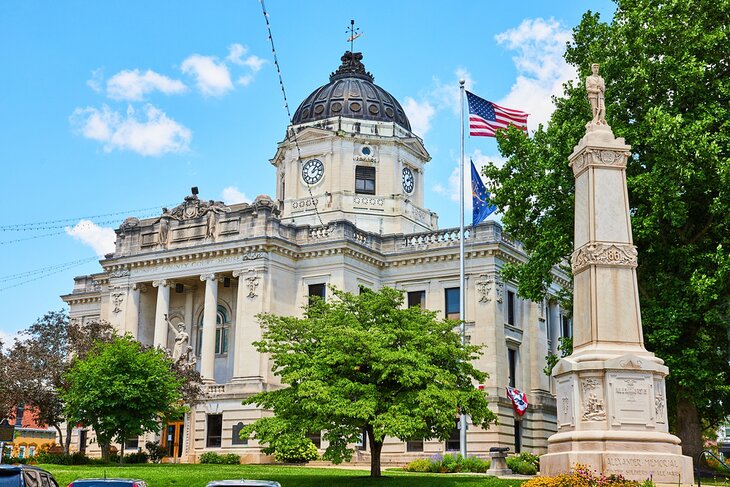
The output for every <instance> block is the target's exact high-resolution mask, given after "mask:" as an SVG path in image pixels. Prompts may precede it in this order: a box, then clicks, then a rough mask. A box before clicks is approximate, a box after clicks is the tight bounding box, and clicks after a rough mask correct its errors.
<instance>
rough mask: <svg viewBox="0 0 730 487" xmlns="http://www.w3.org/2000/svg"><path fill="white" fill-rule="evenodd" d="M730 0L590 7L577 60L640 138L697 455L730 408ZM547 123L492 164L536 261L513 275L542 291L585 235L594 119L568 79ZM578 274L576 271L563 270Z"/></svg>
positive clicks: (667, 327)
mask: <svg viewBox="0 0 730 487" xmlns="http://www.w3.org/2000/svg"><path fill="white" fill-rule="evenodd" d="M728 25H730V1H728V0H713V1H710V0H664V1H653V0H639V1H635V0H631V1H629V0H618V1H617V10H616V13H615V16H614V18H613V20H612V21H611V22H608V23H606V22H602V21H601V19H600V18H599V16H598V15H597V14H594V13H591V12H588V13H586V14H585V15H584V16H583V19H582V21H581V23H580V24H579V25H578V26H577V27H576V28H575V29H574V31H573V41H572V42H571V43H569V45H568V48H567V52H566V55H565V58H566V60H567V61H568V62H569V63H570V64H572V65H573V66H575V67H576V68H577V70H578V72H579V74H580V76H581V79H585V76H587V75H588V74H589V72H590V66H591V63H593V62H597V63H600V64H601V75H602V76H603V77H604V78H605V80H606V112H607V115H606V120H607V121H608V123H609V124H610V125H611V126H612V128H613V131H614V134H616V136H618V137H624V138H625V139H626V142H627V143H628V144H631V145H632V149H631V152H632V155H633V156H632V157H630V158H629V162H628V167H627V184H628V189H629V203H630V205H631V216H632V229H633V236H634V243H635V244H636V245H637V246H638V249H639V268H638V271H637V272H638V284H639V293H640V298H641V306H642V316H643V324H644V337H645V341H646V345H647V348H649V349H650V350H652V351H654V352H655V353H656V354H657V355H658V356H660V357H661V358H663V359H664V360H665V361H666V364H667V365H668V366H669V369H670V375H669V376H668V377H667V393H668V396H669V397H668V403H669V405H670V409H669V412H670V422H671V425H672V428H673V430H674V431H675V432H676V433H677V434H678V435H679V436H680V437H681V439H682V441H683V449H684V452H685V453H686V454H689V455H693V456H694V454H695V453H696V452H698V451H699V449H700V448H701V447H702V442H701V428H702V427H708V428H712V427H714V426H715V425H716V424H717V423H718V422H719V421H720V420H722V418H724V417H725V416H727V414H728V411H729V408H730V406H728V405H730V367H729V366H728V325H729V324H730V313H729V310H730V297H729V296H730V253H729V251H730V217H729V216H728V215H730V160H729V153H728V150H729V149H730V147H729V141H730V61H729V59H730V58H728V56H727V46H728V43H729V41H730V39H728V37H729V32H730V31H729V29H728ZM555 107H556V108H555V111H554V113H553V114H552V117H551V119H550V122H549V123H548V125H547V127H542V126H541V127H540V128H539V129H538V130H537V131H536V132H535V134H534V136H532V137H530V138H527V137H524V136H523V134H522V133H521V132H520V131H519V130H516V129H510V130H509V131H507V132H506V133H505V136H504V137H498V143H499V147H500V151H501V152H502V154H503V155H505V156H506V157H507V158H508V160H507V162H506V163H505V164H504V166H503V167H498V166H496V165H494V164H492V165H490V166H488V167H487V168H485V171H484V173H485V176H487V178H488V180H489V181H490V183H489V186H490V188H489V189H490V191H491V192H492V194H493V195H494V203H495V204H496V205H497V206H498V207H499V208H501V209H502V210H503V211H504V219H503V223H504V225H505V228H506V230H507V231H508V232H510V233H511V234H512V235H513V236H515V237H516V238H518V239H520V240H522V241H523V242H524V244H525V249H526V251H527V253H528V255H529V261H528V262H527V263H526V264H524V265H522V266H514V265H512V266H509V267H508V268H507V269H506V271H505V274H506V275H507V277H508V278H514V279H515V280H517V281H518V282H519V294H520V295H521V296H523V297H526V298H529V299H533V300H541V299H542V298H543V297H544V294H545V290H546V288H547V285H548V284H549V283H550V280H551V274H550V269H551V267H552V266H554V265H561V263H562V262H566V261H567V258H568V256H569V255H570V252H571V251H572V245H573V209H574V197H573V191H574V179H573V174H572V171H571V170H570V168H569V167H568V164H567V158H568V155H569V154H570V153H571V152H572V148H573V146H574V145H575V144H576V143H577V142H578V140H579V139H580V137H581V136H582V135H583V134H584V130H585V129H584V124H585V123H586V121H588V120H589V119H590V118H591V114H590V108H589V104H588V102H587V101H586V91H585V87H584V85H583V83H582V82H581V83H579V84H578V85H574V84H573V83H568V84H567V85H566V87H565V93H564V96H563V97H561V98H559V99H556V100H555ZM565 270H566V272H569V271H570V269H569V268H567V267H566V268H565Z"/></svg>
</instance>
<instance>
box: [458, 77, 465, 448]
mask: <svg viewBox="0 0 730 487" xmlns="http://www.w3.org/2000/svg"><path fill="white" fill-rule="evenodd" d="M464 83H465V80H464V79H460V80H459V92H460V100H459V101H460V103H459V106H460V108H461V118H460V121H461V157H460V158H459V236H460V238H459V320H460V321H461V344H462V345H466V323H465V322H464V316H465V313H464V308H465V304H466V299H465V296H466V289H465V288H466V286H465V285H464V284H465V283H464ZM459 419H460V421H459V450H460V453H461V456H462V458H466V414H464V413H463V412H462V413H461V417H460V418H459Z"/></svg>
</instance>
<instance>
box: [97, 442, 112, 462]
mask: <svg viewBox="0 0 730 487" xmlns="http://www.w3.org/2000/svg"><path fill="white" fill-rule="evenodd" d="M97 441H98V442H99V448H101V459H102V460H104V461H105V462H108V461H109V455H110V453H111V452H110V451H109V450H110V443H109V442H103V440H101V439H99V438H98V437H97Z"/></svg>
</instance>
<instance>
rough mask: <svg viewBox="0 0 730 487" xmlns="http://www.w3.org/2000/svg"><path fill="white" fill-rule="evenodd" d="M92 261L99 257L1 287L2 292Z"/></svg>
mask: <svg viewBox="0 0 730 487" xmlns="http://www.w3.org/2000/svg"><path fill="white" fill-rule="evenodd" d="M92 259H97V257H96V256H94V257H89V258H88V259H84V260H83V261H76V263H75V264H69V265H67V266H65V267H63V268H59V269H56V270H53V271H50V272H44V273H43V274H42V275H40V276H36V277H32V278H30V279H26V280H24V281H20V282H16V283H15V284H10V285H9V286H4V287H0V292H2V291H5V290H7V289H11V288H14V287H18V286H22V285H23V284H28V283H29V282H33V281H38V280H40V279H45V278H46V277H48V276H52V275H53V274H58V273H60V272H63V271H65V270H68V269H71V268H73V267H78V266H80V265H83V264H85V263H87V262H90V261H91V260H92Z"/></svg>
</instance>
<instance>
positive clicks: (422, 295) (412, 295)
mask: <svg viewBox="0 0 730 487" xmlns="http://www.w3.org/2000/svg"><path fill="white" fill-rule="evenodd" d="M414 306H420V307H421V308H425V307H426V291H410V292H409V293H408V307H409V308H412V307H414Z"/></svg>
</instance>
